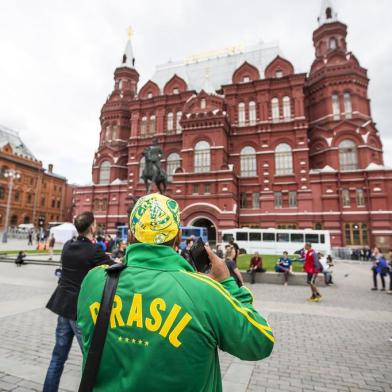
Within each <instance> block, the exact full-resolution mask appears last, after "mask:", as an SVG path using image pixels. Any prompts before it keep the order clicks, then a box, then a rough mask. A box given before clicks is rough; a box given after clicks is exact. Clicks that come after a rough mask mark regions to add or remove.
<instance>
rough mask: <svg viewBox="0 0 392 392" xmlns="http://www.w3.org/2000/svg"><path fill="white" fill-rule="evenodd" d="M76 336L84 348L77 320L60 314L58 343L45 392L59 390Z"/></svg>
mask: <svg viewBox="0 0 392 392" xmlns="http://www.w3.org/2000/svg"><path fill="white" fill-rule="evenodd" d="M74 336H76V339H77V341H78V343H79V346H80V349H82V340H81V333H80V331H79V329H78V327H77V325H76V321H74V320H70V319H66V318H64V317H61V316H59V317H58V319H57V327H56V344H55V346H54V349H53V353H52V359H51V361H50V364H49V368H48V371H47V373H46V378H45V383H44V389H43V392H57V391H58V389H59V384H60V378H61V374H62V373H63V369H64V364H65V361H66V360H67V358H68V354H69V350H70V349H71V346H72V341H73V337H74Z"/></svg>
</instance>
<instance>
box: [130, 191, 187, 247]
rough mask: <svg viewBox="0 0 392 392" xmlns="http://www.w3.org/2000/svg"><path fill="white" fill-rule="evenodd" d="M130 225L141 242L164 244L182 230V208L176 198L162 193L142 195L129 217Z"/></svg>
mask: <svg viewBox="0 0 392 392" xmlns="http://www.w3.org/2000/svg"><path fill="white" fill-rule="evenodd" d="M129 227H130V230H131V232H132V234H133V235H134V236H135V238H136V239H137V240H138V241H139V242H143V243H146V244H163V243H165V242H168V241H170V240H172V239H173V238H174V237H175V236H176V235H177V233H178V231H179V230H180V209H179V207H178V204H177V202H176V201H175V200H173V199H170V198H169V197H166V196H164V195H161V194H160V193H152V194H150V195H146V196H143V197H141V198H140V199H139V200H138V201H137V202H136V204H135V207H134V208H133V210H132V213H131V216H130V218H129Z"/></svg>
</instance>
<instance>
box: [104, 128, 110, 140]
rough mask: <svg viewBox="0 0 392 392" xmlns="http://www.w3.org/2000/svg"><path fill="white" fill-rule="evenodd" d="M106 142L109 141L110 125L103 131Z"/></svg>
mask: <svg viewBox="0 0 392 392" xmlns="http://www.w3.org/2000/svg"><path fill="white" fill-rule="evenodd" d="M108 140H110V125H108V126H107V127H106V131H105V141H106V142H107V141H108Z"/></svg>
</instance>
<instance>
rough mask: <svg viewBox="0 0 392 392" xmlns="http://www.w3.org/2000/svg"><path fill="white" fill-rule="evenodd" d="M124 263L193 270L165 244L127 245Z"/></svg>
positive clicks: (157, 268) (173, 269)
mask: <svg viewBox="0 0 392 392" xmlns="http://www.w3.org/2000/svg"><path fill="white" fill-rule="evenodd" d="M124 259H125V260H124V263H125V264H126V265H129V266H131V265H133V266H135V267H141V268H146V269H156V270H160V271H180V270H185V271H194V269H193V267H192V266H191V265H190V264H189V263H188V262H187V261H186V260H185V259H184V258H183V257H181V256H180V255H179V254H178V253H177V252H176V251H175V250H174V249H173V248H170V247H169V246H165V245H154V244H143V243H136V244H131V245H129V246H128V248H127V250H126V254H125V258H124Z"/></svg>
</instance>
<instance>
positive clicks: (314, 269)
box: [304, 243, 321, 302]
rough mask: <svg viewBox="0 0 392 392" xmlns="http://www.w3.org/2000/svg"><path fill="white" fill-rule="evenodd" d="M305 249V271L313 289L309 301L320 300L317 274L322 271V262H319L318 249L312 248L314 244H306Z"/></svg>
mask: <svg viewBox="0 0 392 392" xmlns="http://www.w3.org/2000/svg"><path fill="white" fill-rule="evenodd" d="M305 250H306V253H305V262H304V271H305V272H306V273H307V283H308V285H309V287H310V290H311V291H312V296H311V297H310V298H309V301H312V302H319V301H320V299H321V294H320V292H319V291H318V289H317V286H316V279H317V274H318V273H319V272H321V270H320V263H319V262H318V256H317V254H316V251H315V250H314V249H312V245H311V244H310V243H306V244H305Z"/></svg>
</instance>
